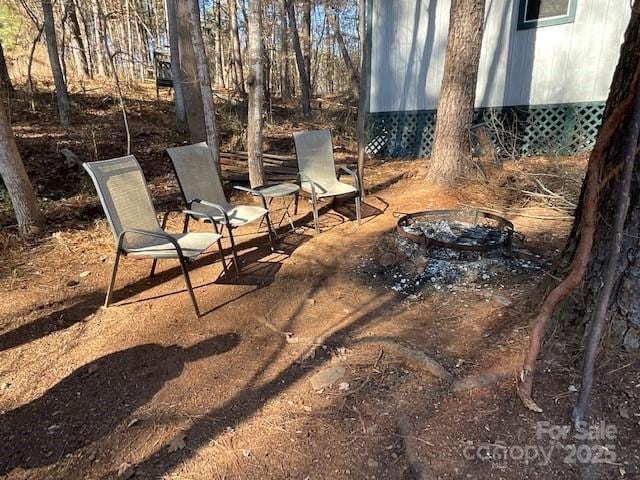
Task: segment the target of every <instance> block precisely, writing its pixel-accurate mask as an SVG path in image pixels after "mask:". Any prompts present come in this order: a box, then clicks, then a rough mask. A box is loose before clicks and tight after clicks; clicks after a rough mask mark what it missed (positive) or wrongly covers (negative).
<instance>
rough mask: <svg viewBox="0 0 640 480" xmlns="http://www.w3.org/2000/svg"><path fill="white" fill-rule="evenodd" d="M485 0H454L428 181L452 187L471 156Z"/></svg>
mask: <svg viewBox="0 0 640 480" xmlns="http://www.w3.org/2000/svg"><path fill="white" fill-rule="evenodd" d="M484 5H485V0H452V2H451V12H450V16H449V35H448V37H447V51H446V56H445V61H444V74H443V77H442V87H441V88H440V100H439V102H438V110H437V118H436V130H435V141H434V144H433V149H432V152H431V162H430V164H429V170H428V172H427V178H429V179H430V180H432V181H434V182H437V183H441V184H449V185H451V184H453V183H454V182H455V181H456V179H457V178H458V177H459V176H460V175H461V174H462V173H463V172H464V170H465V169H466V167H467V164H468V160H469V157H470V154H471V144H470V140H469V128H470V127H471V124H472V122H473V108H474V101H475V96H476V82H477V79H478V66H479V62H480V48H481V46H482V31H483V22H484Z"/></svg>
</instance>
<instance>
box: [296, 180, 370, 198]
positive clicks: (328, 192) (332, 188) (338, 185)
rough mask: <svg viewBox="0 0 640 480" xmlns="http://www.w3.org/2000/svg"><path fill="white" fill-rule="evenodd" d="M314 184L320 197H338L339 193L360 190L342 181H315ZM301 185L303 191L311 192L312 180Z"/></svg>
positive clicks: (344, 193)
mask: <svg viewBox="0 0 640 480" xmlns="http://www.w3.org/2000/svg"><path fill="white" fill-rule="evenodd" d="M313 185H314V186H315V188H316V195H317V197H318V198H323V197H336V196H338V195H346V194H348V193H357V192H358V190H357V189H356V188H355V187H354V186H353V185H349V184H348V183H342V182H339V181H337V180H336V181H334V182H326V183H324V182H323V183H319V182H316V181H314V182H313ZM300 187H301V188H302V190H303V191H305V192H307V193H311V182H302V183H301V185H300Z"/></svg>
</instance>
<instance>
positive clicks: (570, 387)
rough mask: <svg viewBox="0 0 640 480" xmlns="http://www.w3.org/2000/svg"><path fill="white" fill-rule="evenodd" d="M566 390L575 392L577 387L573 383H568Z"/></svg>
mask: <svg viewBox="0 0 640 480" xmlns="http://www.w3.org/2000/svg"><path fill="white" fill-rule="evenodd" d="M567 390H569V391H570V392H571V393H575V392H577V391H578V388H577V387H576V386H575V385H569V387H568V388H567Z"/></svg>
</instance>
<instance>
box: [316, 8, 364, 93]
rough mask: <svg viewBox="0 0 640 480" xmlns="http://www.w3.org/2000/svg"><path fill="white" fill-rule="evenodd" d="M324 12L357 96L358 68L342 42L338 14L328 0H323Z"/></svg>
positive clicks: (358, 87) (358, 88)
mask: <svg viewBox="0 0 640 480" xmlns="http://www.w3.org/2000/svg"><path fill="white" fill-rule="evenodd" d="M324 13H325V16H326V17H327V20H328V21H329V24H330V25H331V28H332V30H333V33H334V35H335V37H336V42H338V47H339V48H340V54H341V55H342V60H343V61H344V64H345V66H346V67H347V72H348V74H349V82H350V84H351V91H352V92H353V96H354V97H357V96H358V92H359V90H360V86H359V83H358V70H357V69H356V67H355V65H354V64H353V62H352V61H351V56H350V55H349V50H347V45H346V44H345V43H344V38H343V37H342V31H341V30H340V18H339V17H338V14H337V13H336V12H334V11H333V10H332V9H331V7H330V6H329V2H328V0H324Z"/></svg>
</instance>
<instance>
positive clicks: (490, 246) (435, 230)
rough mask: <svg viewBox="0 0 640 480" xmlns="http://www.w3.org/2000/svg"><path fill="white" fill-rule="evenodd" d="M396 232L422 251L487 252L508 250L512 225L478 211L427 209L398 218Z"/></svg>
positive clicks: (511, 235)
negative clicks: (426, 249) (417, 245)
mask: <svg viewBox="0 0 640 480" xmlns="http://www.w3.org/2000/svg"><path fill="white" fill-rule="evenodd" d="M397 232H398V234H399V235H401V236H403V237H404V238H406V239H408V240H410V241H412V242H415V243H417V244H419V245H422V246H423V247H424V248H430V247H440V248H448V249H453V250H461V251H468V252H489V251H491V250H496V249H500V248H504V249H510V248H511V241H512V239H513V224H512V223H511V222H510V221H509V220H507V219H506V218H502V217H500V216H498V215H494V214H492V213H488V212H483V211H480V210H427V211H424V212H417V213H408V214H405V215H403V216H402V217H400V219H399V220H398V226H397Z"/></svg>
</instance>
